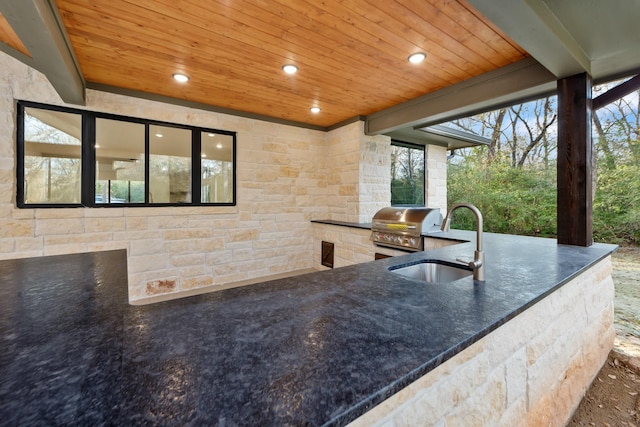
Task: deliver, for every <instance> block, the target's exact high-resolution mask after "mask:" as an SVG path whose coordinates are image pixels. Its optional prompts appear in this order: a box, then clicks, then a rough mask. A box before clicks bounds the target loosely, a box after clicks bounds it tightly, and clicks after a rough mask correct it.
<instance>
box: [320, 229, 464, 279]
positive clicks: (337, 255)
mask: <svg viewBox="0 0 640 427" xmlns="http://www.w3.org/2000/svg"><path fill="white" fill-rule="evenodd" d="M313 241H314V242H313V247H314V254H315V255H314V264H313V267H314V268H315V269H316V270H324V269H327V268H328V267H325V266H323V265H322V264H321V261H322V256H321V254H322V242H323V241H325V242H330V243H333V245H334V254H333V257H334V259H333V267H334V268H337V267H345V266H347V265H353V264H360V263H363V262H369V261H373V260H374V259H375V254H376V253H380V254H384V255H389V256H398V255H406V254H407V253H406V252H404V251H399V250H397V249H391V248H386V247H378V246H374V245H373V244H372V242H371V230H367V229H362V228H353V227H344V226H341V225H332V224H322V223H314V224H313ZM457 243H458V242H454V241H450V240H445V239H434V238H430V237H426V238H424V249H425V250H428V249H435V248H442V247H445V246H450V245H455V244H457Z"/></svg>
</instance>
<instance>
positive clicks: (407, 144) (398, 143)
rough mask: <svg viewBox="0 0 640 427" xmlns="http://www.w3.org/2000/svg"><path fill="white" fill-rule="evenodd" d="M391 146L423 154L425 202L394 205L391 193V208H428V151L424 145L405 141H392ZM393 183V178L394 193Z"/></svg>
mask: <svg viewBox="0 0 640 427" xmlns="http://www.w3.org/2000/svg"><path fill="white" fill-rule="evenodd" d="M391 146H392V147H393V146H395V147H403V148H409V149H412V150H420V151H422V152H423V159H424V161H423V165H422V167H423V169H424V173H423V174H422V190H423V196H422V197H423V199H424V200H423V202H422V203H393V193H391V200H390V205H391V206H395V207H426V206H427V200H426V199H427V195H426V190H427V149H426V147H425V146H424V145H421V144H414V143H411V142H404V141H399V140H396V139H392V140H391ZM392 182H393V177H391V182H389V187H390V188H389V190H390V191H391V192H392V191H393V188H391V183H392Z"/></svg>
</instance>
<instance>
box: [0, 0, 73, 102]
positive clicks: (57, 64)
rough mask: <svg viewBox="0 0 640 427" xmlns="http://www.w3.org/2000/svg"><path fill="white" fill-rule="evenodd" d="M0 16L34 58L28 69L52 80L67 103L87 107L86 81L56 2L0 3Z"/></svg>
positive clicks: (3, 0)
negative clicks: (32, 69)
mask: <svg viewBox="0 0 640 427" xmlns="http://www.w3.org/2000/svg"><path fill="white" fill-rule="evenodd" d="M0 12H2V15H3V16H4V17H5V19H6V20H7V22H8V23H9V25H11V27H12V28H13V30H14V31H15V33H16V34H17V35H18V37H19V38H20V40H21V41H22V43H23V44H24V46H25V47H26V48H27V50H28V51H29V53H30V54H31V57H32V62H31V63H30V64H28V65H32V66H33V67H34V68H36V69H37V70H38V71H40V72H42V73H43V74H44V75H45V76H46V77H47V78H48V79H49V82H50V83H51V84H52V85H53V87H54V88H55V90H56V91H57V92H58V94H59V95H60V98H62V100H63V101H64V102H66V103H70V104H78V105H84V104H85V81H84V78H83V76H82V73H81V71H80V67H79V66H78V63H77V61H76V59H75V56H74V54H73V49H72V48H71V44H70V42H69V39H68V37H67V34H66V31H65V29H64V25H63V24H62V20H61V18H60V16H59V14H58V11H57V8H56V5H55V2H54V1H53V0H20V1H15V0H0ZM13 56H15V55H13ZM17 59H21V58H17Z"/></svg>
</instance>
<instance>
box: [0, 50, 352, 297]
mask: <svg viewBox="0 0 640 427" xmlns="http://www.w3.org/2000/svg"><path fill="white" fill-rule="evenodd" d="M16 99H22V100H29V101H35V102H42V103H48V104H55V105H64V104H63V102H62V101H61V100H60V98H59V97H58V95H57V94H56V93H55V91H54V90H53V88H52V87H51V85H50V84H49V82H48V81H47V80H46V78H45V77H44V76H43V75H42V74H40V73H39V72H37V71H35V70H33V69H30V68H29V67H27V66H26V65H24V64H22V63H20V62H18V61H16V60H14V59H13V58H11V57H9V56H7V55H5V54H4V53H0V218H1V219H2V221H1V222H0V259H11V258H24V257H33V256H42V255H56V254H67V253H77V252H87V251H100V250H109V249H126V250H127V253H128V260H127V262H128V273H129V296H130V299H131V300H135V299H139V298H144V297H148V296H151V295H157V294H164V293H172V292H178V291H184V290H189V289H194V288H200V287H205V286H215V285H220V284H225V283H229V282H236V281H242V280H247V279H252V278H256V277H262V276H269V275H273V274H278V273H282V272H288V271H295V270H300V269H308V268H310V267H311V266H312V258H313V256H312V244H313V239H312V233H311V225H310V223H309V221H310V220H311V219H320V218H326V217H327V216H328V213H327V209H326V205H327V190H328V189H327V185H326V177H325V175H324V171H323V170H322V168H319V167H318V165H317V160H318V159H320V158H322V156H323V152H324V148H325V133H324V132H319V131H312V130H307V129H301V128H297V127H292V126H284V125H278V124H273V123H268V122H264V121H257V120H251V119H246V118H241V117H235V116H230V115H224V114H217V113H212V112H207V111H202V110H196V109H191V108H186V107H180V106H175V105H169V104H164V103H158V102H152V101H147V100H142V99H137V98H131V97H125V96H120V95H115V94H110V93H105V92H98V91H91V90H88V91H87V106H86V108H87V109H90V110H93V111H101V112H108V113H114V114H119V115H124V116H132V117H143V118H149V119H156V120H161V121H167V122H173V123H186V124H191V125H196V126H203V127H210V128H217V129H224V130H229V131H236V132H238V138H237V181H236V185H237V190H238V191H237V206H234V207H168V208H162V207H157V208H156V207H154V208H151V207H149V208H69V209H17V208H16V207H15V206H16V200H15V197H16V196H15V194H16V181H15V180H16V172H15V164H16V159H15V145H16V143H15V135H16V128H15V126H16V125H15V123H16ZM73 107H76V106H73ZM356 131H357V128H356ZM356 162H357V158H356ZM349 208H350V209H354V206H349Z"/></svg>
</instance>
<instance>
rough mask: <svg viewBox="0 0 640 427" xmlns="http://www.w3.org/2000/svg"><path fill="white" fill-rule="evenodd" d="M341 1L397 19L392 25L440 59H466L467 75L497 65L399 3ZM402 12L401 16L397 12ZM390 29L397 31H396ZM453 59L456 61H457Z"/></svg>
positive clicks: (377, 18)
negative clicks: (373, 4)
mask: <svg viewBox="0 0 640 427" xmlns="http://www.w3.org/2000/svg"><path fill="white" fill-rule="evenodd" d="M341 2H342V3H348V4H350V5H353V7H354V8H355V9H354V10H357V13H359V14H363V16H364V17H365V18H367V19H368V20H370V21H371V22H383V21H389V20H394V21H395V22H392V23H391V24H389V27H398V28H403V32H404V34H405V37H404V39H405V40H407V41H408V42H409V43H410V45H412V46H414V47H415V46H419V47H422V49H423V50H425V51H427V53H429V52H430V53H431V54H432V55H437V56H439V57H440V58H441V59H445V60H448V59H447V57H457V58H459V60H460V61H463V63H464V68H463V70H464V71H466V72H467V73H468V74H469V75H468V77H472V76H474V75H477V74H479V73H481V72H484V71H486V70H487V69H493V68H495V66H494V65H492V64H490V62H489V61H487V60H486V59H485V58H483V57H482V56H480V55H478V54H476V53H474V52H472V51H471V50H469V49H468V48H467V47H466V46H465V45H464V44H462V43H459V42H458V41H456V40H455V39H453V38H452V37H451V36H450V35H449V34H447V32H445V31H443V30H442V29H441V28H439V27H437V26H434V25H432V24H431V23H430V22H428V21H426V20H425V19H423V18H422V17H420V16H418V15H416V14H415V13H413V12H412V11H410V10H408V9H406V8H405V7H404V6H402V5H400V4H399V5H398V7H392V5H393V4H394V3H390V2H380V3H379V4H378V5H377V7H376V8H367V9H362V8H358V2H356V1H353V0H341ZM400 8H401V9H402V11H401V10H400ZM399 14H400V15H402V16H398V15H399ZM416 27H419V28H422V29H424V30H423V32H422V33H418V32H417V31H416V30H415V28H416ZM382 28H384V27H382ZM390 33H391V34H394V33H393V32H390ZM425 43H428V44H429V46H430V47H429V48H425V47H424V45H425ZM411 52H412V51H407V49H405V58H406V57H407V56H408V55H409V54H410V53H411ZM445 52H446V53H445ZM469 57H472V58H473V59H472V60H470V59H469ZM450 62H452V63H453V64H454V65H455V62H453V61H450Z"/></svg>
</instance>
